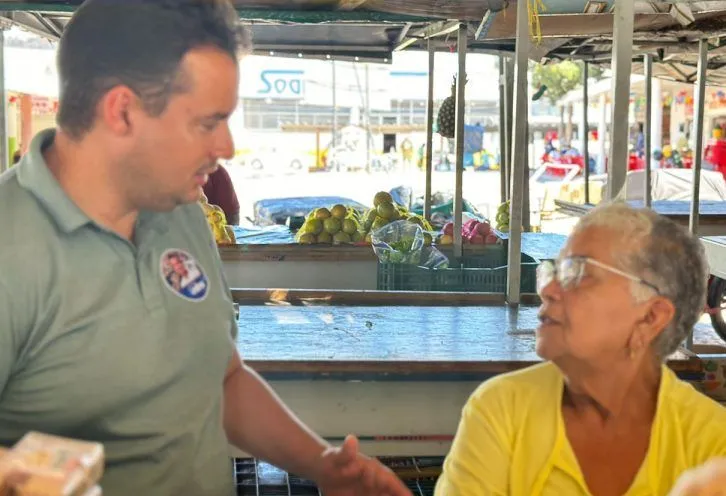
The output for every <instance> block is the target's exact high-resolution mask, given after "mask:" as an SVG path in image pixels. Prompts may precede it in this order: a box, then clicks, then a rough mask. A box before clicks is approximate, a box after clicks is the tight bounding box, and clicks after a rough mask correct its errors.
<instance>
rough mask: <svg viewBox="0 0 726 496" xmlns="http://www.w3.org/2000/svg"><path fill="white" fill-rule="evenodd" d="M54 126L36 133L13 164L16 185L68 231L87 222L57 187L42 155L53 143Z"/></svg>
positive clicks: (82, 213)
mask: <svg viewBox="0 0 726 496" xmlns="http://www.w3.org/2000/svg"><path fill="white" fill-rule="evenodd" d="M54 139H55V130H54V129H47V130H45V131H41V132H40V133H38V134H37V135H36V136H35V138H33V141H32V142H31V144H30V148H29V149H28V153H26V154H25V156H24V157H23V158H22V159H21V160H20V162H19V163H18V164H17V165H16V166H15V167H17V177H18V182H19V183H20V185H21V186H22V187H23V188H25V189H26V190H28V191H29V192H30V193H32V194H33V196H35V198H36V199H37V200H38V201H39V202H40V204H41V205H42V207H43V209H45V211H46V213H47V214H48V215H49V216H50V217H51V218H52V219H53V220H54V221H55V223H56V224H57V225H58V227H59V228H60V229H61V230H62V231H63V232H64V233H66V234H69V233H71V232H73V231H75V230H77V229H79V228H81V227H83V226H85V225H86V224H89V223H91V222H92V221H91V219H90V217H88V215H86V214H85V213H84V212H83V211H82V210H81V209H80V208H79V207H78V205H76V204H75V203H74V202H73V200H71V199H70V198H69V197H68V195H67V194H66V192H65V191H64V190H63V188H62V187H61V185H60V183H58V180H57V179H56V178H55V176H54V175H53V173H52V172H51V171H50V169H48V164H47V163H46V161H45V157H44V156H43V151H44V150H45V149H46V148H48V146H50V145H51V144H52V143H53V140H54Z"/></svg>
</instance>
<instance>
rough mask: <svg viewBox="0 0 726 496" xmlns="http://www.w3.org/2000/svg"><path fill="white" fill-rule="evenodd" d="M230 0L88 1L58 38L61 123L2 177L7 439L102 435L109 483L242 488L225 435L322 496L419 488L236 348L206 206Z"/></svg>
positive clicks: (228, 60)
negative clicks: (281, 391)
mask: <svg viewBox="0 0 726 496" xmlns="http://www.w3.org/2000/svg"><path fill="white" fill-rule="evenodd" d="M242 40H243V36H242V32H241V31H240V30H239V28H238V27H237V19H236V14H235V12H234V10H233V8H232V7H231V5H230V4H229V3H228V0H176V1H174V0H124V1H120V0H89V1H87V2H86V3H84V4H83V5H82V6H81V7H80V8H79V9H78V11H77V12H76V13H75V15H74V16H73V19H72V20H71V21H70V23H69V24H68V26H67V28H66V31H65V33H64V34H63V38H62V40H61V42H60V45H59V48H58V66H59V75H60V79H61V81H60V84H61V99H60V109H59V115H58V129H57V130H49V131H46V132H43V133H40V134H39V135H38V136H36V137H35V139H34V140H33V142H32V145H31V146H30V150H29V152H28V153H27V154H26V156H25V157H24V158H23V159H22V160H21V162H20V163H19V164H18V165H17V166H16V167H14V168H13V169H11V170H10V171H9V172H7V173H5V174H4V175H2V176H0V233H2V242H1V243H0V445H12V444H14V443H15V442H16V441H18V439H20V438H21V437H22V436H23V434H25V433H26V432H27V431H30V430H38V431H42V432H46V433H50V434H56V435H61V436H68V437H73V438H79V439H85V440H90V441H98V442H101V443H103V445H104V446H105V449H106V456H107V465H106V474H105V476H104V478H103V480H102V481H101V484H102V486H103V489H104V494H106V495H107V496H128V495H139V496H141V495H154V496H166V495H169V496H171V495H192V496H193V495H211V496H222V495H224V496H228V495H232V494H233V493H234V491H233V484H232V471H231V463H230V461H229V459H228V455H227V446H228V442H230V443H232V444H233V445H236V446H237V447H239V448H241V449H243V450H245V451H247V452H248V453H250V454H252V455H254V456H256V457H259V458H262V459H265V460H268V461H270V462H272V463H274V464H276V465H278V466H280V467H282V468H284V469H287V470H289V471H291V472H294V473H296V474H299V475H301V476H303V477H308V478H311V479H313V480H315V481H316V482H317V483H318V484H319V485H320V486H321V488H322V489H323V490H324V491H325V494H326V495H333V496H335V495H339V496H342V495H353V494H365V495H376V496H378V495H385V494H390V495H392V496H402V495H405V494H410V493H409V492H408V491H407V490H406V489H405V487H404V486H403V485H402V484H401V482H400V481H398V479H396V477H395V476H394V475H393V474H392V473H391V472H390V471H389V470H387V469H385V468H384V467H383V466H382V465H381V464H380V463H378V462H377V461H375V460H371V459H369V458H367V457H365V456H363V455H362V454H360V453H359V452H358V448H357V441H356V439H355V438H352V437H351V438H349V439H348V440H346V442H345V443H344V444H343V446H342V447H340V448H331V447H330V446H328V445H327V444H326V443H325V442H324V441H323V440H322V439H321V438H319V437H318V436H316V435H315V434H313V433H311V432H310V431H309V430H308V429H307V428H306V427H305V426H303V425H302V424H301V423H300V422H299V421H298V420H297V419H296V418H295V417H294V415H293V414H292V413H291V412H290V411H289V410H287V409H286V408H285V406H284V405H282V404H281V403H280V401H279V399H278V398H277V397H276V396H275V395H274V393H273V392H272V391H271V390H270V389H269V387H268V386H267V385H266V383H265V382H264V381H263V380H262V379H261V378H260V377H259V376H258V375H256V374H255V373H254V372H253V371H252V370H250V369H249V368H247V367H246V366H245V365H243V363H242V362H241V360H240V358H239V356H238V354H237V351H236V349H235V346H234V339H233V337H234V333H235V332H236V323H235V320H234V311H233V307H232V302H231V299H230V293H229V290H228V288H227V287H226V286H225V282H224V278H223V277H222V272H221V264H220V261H219V259H218V255H217V252H216V246H215V245H214V241H213V238H212V236H211V233H210V231H209V228H208V226H207V223H206V220H205V217H204V215H203V213H202V210H201V208H200V206H199V205H198V204H197V203H196V201H197V199H198V198H199V196H200V194H201V190H202V186H203V185H204V183H205V182H206V180H207V178H208V176H209V174H210V173H211V172H213V171H214V170H215V167H216V163H217V161H218V160H219V159H220V158H224V157H229V156H231V155H232V153H233V145H232V141H231V137H230V131H229V128H228V118H229V116H230V114H231V113H232V112H233V111H234V109H235V107H236V105H237V98H238V97H237V88H238V83H239V81H238V79H239V68H238V64H237V58H236V56H237V53H238V50H239V48H240V46H241V45H242Z"/></svg>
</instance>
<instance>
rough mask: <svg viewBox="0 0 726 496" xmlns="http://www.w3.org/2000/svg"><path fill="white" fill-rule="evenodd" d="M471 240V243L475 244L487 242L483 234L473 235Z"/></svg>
mask: <svg viewBox="0 0 726 496" xmlns="http://www.w3.org/2000/svg"><path fill="white" fill-rule="evenodd" d="M470 241H471V244H473V245H484V244H486V239H485V238H484V236H482V235H481V234H477V235H476V236H473V237H472V238H471V240H470Z"/></svg>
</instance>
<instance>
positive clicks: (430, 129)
mask: <svg viewBox="0 0 726 496" xmlns="http://www.w3.org/2000/svg"><path fill="white" fill-rule="evenodd" d="M428 49H429V88H428V89H429V91H428V99H427V101H426V190H425V193H424V218H425V219H426V220H431V184H432V180H431V179H432V175H433V170H434V168H433V158H434V60H435V58H436V57H435V55H436V51H435V50H434V44H433V41H432V40H431V38H429V40H428Z"/></svg>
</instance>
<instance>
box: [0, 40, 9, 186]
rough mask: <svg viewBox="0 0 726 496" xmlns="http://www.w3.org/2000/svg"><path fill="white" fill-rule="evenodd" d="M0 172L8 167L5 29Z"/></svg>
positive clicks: (0, 51) (0, 62)
mask: <svg viewBox="0 0 726 496" xmlns="http://www.w3.org/2000/svg"><path fill="white" fill-rule="evenodd" d="M0 98H2V99H3V101H2V105H0V172H3V171H6V170H8V167H10V157H9V156H8V116H7V111H8V97H7V94H6V93H5V29H0Z"/></svg>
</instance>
